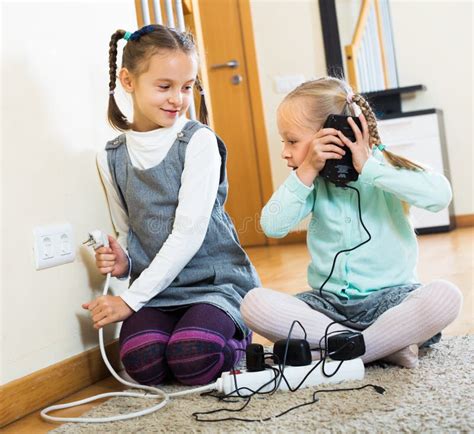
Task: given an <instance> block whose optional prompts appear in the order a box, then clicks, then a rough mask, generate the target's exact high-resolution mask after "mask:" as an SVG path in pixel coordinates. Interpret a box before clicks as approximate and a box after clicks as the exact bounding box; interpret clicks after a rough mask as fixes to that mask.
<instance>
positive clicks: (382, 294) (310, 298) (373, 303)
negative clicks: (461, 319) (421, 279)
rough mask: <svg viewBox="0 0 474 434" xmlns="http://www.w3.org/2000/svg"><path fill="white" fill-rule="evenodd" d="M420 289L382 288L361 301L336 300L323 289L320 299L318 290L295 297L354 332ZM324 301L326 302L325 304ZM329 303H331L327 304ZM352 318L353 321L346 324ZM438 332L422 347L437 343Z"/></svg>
mask: <svg viewBox="0 0 474 434" xmlns="http://www.w3.org/2000/svg"><path fill="white" fill-rule="evenodd" d="M420 286H421V284H419V283H415V284H411V285H402V286H392V287H389V288H382V289H380V290H378V291H374V292H372V293H370V294H369V295H368V296H367V297H365V298H361V299H352V300H347V299H343V298H340V297H338V296H337V295H336V294H333V293H332V292H328V291H324V290H323V297H324V298H321V297H320V295H319V291H317V290H313V291H306V292H301V293H299V294H296V297H297V298H299V299H300V300H302V301H304V302H305V303H306V304H307V305H308V306H310V307H311V308H312V309H314V310H317V311H318V312H321V313H323V314H324V315H326V316H328V317H329V318H331V319H333V320H334V321H337V322H338V323H341V324H344V325H345V326H347V327H350V328H352V329H356V330H364V329H366V328H367V327H369V326H370V325H372V324H373V323H374V322H375V320H376V319H377V318H378V317H379V316H380V315H382V314H383V313H384V312H385V311H387V310H388V309H391V308H392V307H395V306H397V305H399V304H400V303H401V302H402V301H403V300H404V299H405V298H406V297H407V296H408V295H409V294H410V293H411V292H412V291H414V290H415V289H418V288H419V287H420ZM326 300H327V301H326ZM328 301H329V302H330V303H331V304H330V303H328ZM347 318H349V319H351V318H353V321H347ZM440 339H441V333H438V334H437V335H435V336H433V337H432V338H431V339H429V340H428V341H426V342H425V343H423V345H422V347H425V346H429V345H431V344H435V343H437V342H439V341H440Z"/></svg>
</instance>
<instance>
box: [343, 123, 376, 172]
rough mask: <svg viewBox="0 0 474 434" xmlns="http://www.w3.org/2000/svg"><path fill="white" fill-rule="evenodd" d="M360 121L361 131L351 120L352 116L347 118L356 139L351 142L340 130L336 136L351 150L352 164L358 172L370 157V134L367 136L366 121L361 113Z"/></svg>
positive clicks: (367, 127)
mask: <svg viewBox="0 0 474 434" xmlns="http://www.w3.org/2000/svg"><path fill="white" fill-rule="evenodd" d="M359 119H360V122H361V124H362V131H361V130H360V129H359V127H358V126H357V125H356V123H355V122H354V121H353V120H352V118H348V120H347V121H348V122H349V125H350V126H351V127H352V130H353V131H354V134H355V137H356V141H355V142H351V141H350V140H349V139H348V138H347V137H346V136H345V135H344V134H343V133H342V132H341V131H338V132H337V133H338V136H339V137H340V139H341V140H342V142H343V143H344V144H345V145H346V146H347V147H348V148H349V149H350V150H351V152H352V163H353V164H354V168H355V170H357V172H358V173H359V174H360V173H362V169H363V167H364V165H365V163H366V162H367V160H368V159H369V157H370V154H371V146H370V136H369V126H368V125H367V121H366V119H365V116H364V115H363V114H361V115H360V116H359Z"/></svg>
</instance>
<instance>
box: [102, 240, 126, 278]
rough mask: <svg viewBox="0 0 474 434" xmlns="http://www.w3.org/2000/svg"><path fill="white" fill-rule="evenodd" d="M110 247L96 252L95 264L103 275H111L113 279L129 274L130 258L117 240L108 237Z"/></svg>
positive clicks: (103, 247) (104, 247)
mask: <svg viewBox="0 0 474 434" xmlns="http://www.w3.org/2000/svg"><path fill="white" fill-rule="evenodd" d="M108 239H109V246H110V247H106V246H102V247H99V248H98V249H97V250H96V251H95V262H96V265H97V268H98V269H99V271H100V272H101V273H102V274H107V273H111V276H112V277H122V276H125V275H127V274H128V267H129V263H128V257H127V254H126V253H125V252H124V250H123V249H122V247H121V246H120V244H119V243H118V242H117V240H116V239H115V238H113V237H111V236H110V235H108Z"/></svg>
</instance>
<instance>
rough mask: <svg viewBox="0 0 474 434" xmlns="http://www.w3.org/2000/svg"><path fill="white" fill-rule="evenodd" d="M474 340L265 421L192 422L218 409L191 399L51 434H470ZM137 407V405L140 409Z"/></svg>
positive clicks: (281, 396) (282, 406)
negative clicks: (378, 388) (381, 389)
mask: <svg viewBox="0 0 474 434" xmlns="http://www.w3.org/2000/svg"><path fill="white" fill-rule="evenodd" d="M473 354H474V337H473V336H461V337H448V338H444V339H442V340H441V342H440V343H438V344H436V345H435V346H434V347H433V348H431V349H429V350H424V351H423V352H422V354H421V355H420V365H419V367H418V368H416V369H403V368H398V367H396V366H391V365H373V366H369V367H367V368H366V376H365V378H364V380H362V381H360V382H355V381H352V382H345V383H340V384H339V385H325V386H321V387H319V388H318V389H333V388H338V387H341V388H342V387H343V388H348V387H358V386H361V385H364V384H368V383H373V384H377V385H380V386H382V387H384V388H385V389H386V392H385V394H384V395H380V394H378V393H376V392H375V391H374V390H373V389H372V388H366V389H363V390H359V391H348V392H337V393H321V394H318V396H319V401H318V402H316V403H314V404H312V405H311V406H306V407H302V408H299V409H296V410H294V411H292V412H290V413H288V414H286V415H284V416H282V417H279V418H276V419H272V420H270V421H268V422H252V423H245V422H241V421H225V422H217V423H205V422H197V421H195V420H194V418H193V416H192V413H193V412H195V411H206V410H212V409H216V408H220V407H223V406H228V407H229V408H232V407H233V408H235V407H238V406H240V405H241V404H239V403H235V404H222V403H221V402H218V401H217V400H216V399H215V398H212V397H209V396H206V397H201V396H196V395H191V396H188V397H183V398H179V399H175V400H173V401H172V402H171V403H170V404H169V405H168V406H167V407H166V408H164V409H162V410H159V411H158V412H156V413H153V414H150V415H148V416H144V417H142V418H138V419H132V420H129V421H123V422H113V423H106V424H65V425H62V426H60V427H59V428H57V429H55V430H54V431H52V432H53V433H68V434H76V433H114V434H115V433H162V432H169V433H216V432H217V433H241V432H258V433H280V432H281V433H303V432H313V433H314V432H317V433H333V432H334V433H342V432H344V433H346V432H364V433H387V432H416V433H419V432H423V433H425V432H431V433H443V434H444V433H458V432H460V433H474V406H473V404H474V400H473V377H474V375H473V367H474V366H473V359H474V356H473ZM314 390H316V389H302V390H300V391H297V392H295V393H289V392H277V393H276V394H274V395H273V396H271V397H265V396H261V397H254V398H253V399H252V402H251V403H250V405H249V406H248V407H247V408H246V409H245V410H244V411H242V412H240V413H227V412H222V413H217V414H214V415H209V416H208V417H225V416H226V415H228V416H238V417H244V418H265V417H267V416H272V415H275V414H278V413H281V412H283V411H284V410H286V409H288V408H289V407H292V406H295V405H297V404H301V403H304V402H307V401H311V400H312V394H313V392H314ZM150 402H151V401H149V400H147V401H143V400H139V399H133V398H113V399H111V400H110V401H108V402H106V403H104V404H102V405H100V406H99V407H97V408H95V409H93V410H92V411H90V412H88V413H87V414H86V415H87V416H94V417H100V416H110V415H114V414H118V413H121V412H123V413H126V412H130V411H132V410H133V411H135V410H138V409H139V408H140V406H141V405H143V406H146V405H149V404H150ZM142 408H144V407H142Z"/></svg>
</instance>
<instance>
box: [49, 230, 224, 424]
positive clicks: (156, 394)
mask: <svg viewBox="0 0 474 434" xmlns="http://www.w3.org/2000/svg"><path fill="white" fill-rule="evenodd" d="M86 243H88V245H90V246H92V247H93V248H94V250H97V249H98V248H99V247H102V246H106V247H108V246H109V240H108V238H107V235H106V234H104V233H103V232H101V231H100V230H95V231H92V232H90V234H89V240H88V241H86ZM109 284H110V273H108V274H107V278H106V280H105V284H104V290H103V292H102V295H107V292H108V290H109ZM99 346H100V353H101V354H102V358H103V360H104V362H105V364H106V366H107V368H108V369H109V371H110V373H111V374H112V375H113V376H114V377H115V378H116V379H117V380H118V381H119V382H120V383H122V384H124V385H125V386H129V387H132V388H134V389H142V390H146V391H148V392H151V394H143V393H134V392H110V393H102V394H100V395H95V396H91V397H90V398H86V399H82V400H80V401H73V402H69V403H67V404H58V405H51V406H49V407H46V408H45V409H43V410H42V411H41V413H40V414H41V417H42V418H43V419H44V420H46V421H48V422H81V423H101V422H115V421H118V420H126V419H132V418H135V417H140V416H144V415H146V414H150V413H153V412H155V411H157V410H159V409H161V408H163V407H164V406H165V405H166V404H168V402H169V401H170V399H171V398H176V397H178V396H184V395H189V394H192V393H201V392H207V391H210V390H217V382H215V383H212V384H208V385H206V386H203V387H196V388H194V389H190V390H184V391H182V392H174V393H166V392H164V391H163V390H161V389H158V388H157V387H153V386H145V385H141V384H135V383H130V382H129V381H126V380H124V379H123V378H121V377H120V375H118V374H117V372H115V370H114V368H113V367H112V365H111V364H110V362H109V359H108V358H107V354H106V353H105V347H104V329H103V328H100V329H99ZM112 396H131V397H136V398H144V399H160V402H159V404H156V405H154V406H152V407H149V408H147V409H145V410H140V411H136V412H134V413H128V414H121V415H118V416H109V417H95V418H84V417H59V416H50V415H49V414H48V413H49V412H50V411H54V410H61V409H64V408H71V407H76V406H78V405H82V404H86V403H88V402H93V401H97V400H98V399H102V398H109V397H112Z"/></svg>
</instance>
